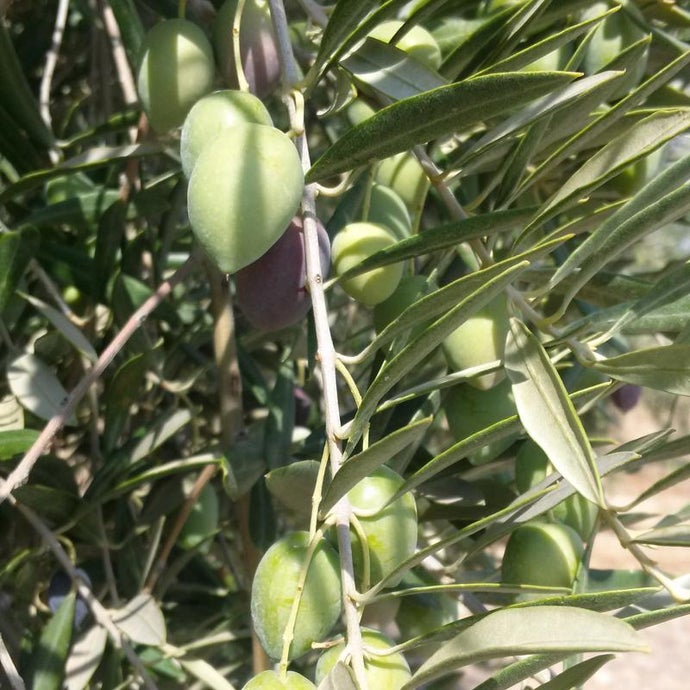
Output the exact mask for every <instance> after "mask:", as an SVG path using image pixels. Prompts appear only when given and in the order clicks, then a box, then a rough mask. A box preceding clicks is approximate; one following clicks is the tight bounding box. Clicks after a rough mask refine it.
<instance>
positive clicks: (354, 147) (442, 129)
mask: <svg viewBox="0 0 690 690" xmlns="http://www.w3.org/2000/svg"><path fill="white" fill-rule="evenodd" d="M576 76H577V75H576V74H571V73H566V72H554V73H533V74H530V73H525V72H515V73H513V72H509V73H507V74H492V75H488V76H485V77H476V78H473V79H468V80H466V81H463V82H459V83H457V84H449V85H448V86H441V87H439V88H437V89H433V90H432V91H427V92H425V93H423V94H420V95H418V96H412V97H410V98H406V99H404V100H402V101H398V102H397V103H395V104H393V105H391V106H388V107H387V108H383V109H382V110H379V111H378V112H377V113H376V114H375V115H372V116H371V117H370V118H369V119H368V120H365V121H364V122H363V123H361V124H359V125H357V126H356V127H353V128H352V129H351V130H350V131H348V132H347V133H346V134H345V135H344V136H343V137H342V138H341V139H339V140H338V141H336V142H335V144H333V145H332V146H331V147H330V148H329V149H327V150H326V152H325V153H324V154H323V155H322V156H321V157H320V158H319V159H318V160H317V161H316V163H314V165H313V166H312V167H311V170H309V172H308V173H307V181H308V182H314V181H316V180H322V179H324V178H327V177H330V176H332V175H336V174H338V173H340V172H345V171H347V170H352V169H354V168H356V167H358V166H360V165H363V164H365V163H368V162H369V161H371V160H377V159H382V158H387V157H388V156H392V155H393V154H395V153H399V152H401V151H407V150H409V149H410V148H412V147H413V146H416V145H417V144H423V143H426V142H428V141H431V140H432V139H435V138H437V137H440V136H444V135H446V134H452V133H455V132H461V131H463V130H466V129H467V128H469V127H470V126H472V125H473V124H475V123H476V122H478V121H484V120H487V119H489V118H491V117H495V116H497V115H501V114H503V113H505V112H508V111H510V110H513V109H514V108H516V107H518V106H520V105H522V104H524V103H528V102H529V101H531V100H533V99H535V98H538V97H539V96H543V95H545V94H547V93H550V92H552V91H553V90H555V89H558V88H560V87H561V86H564V85H565V84H567V83H568V82H570V81H572V80H573V79H574V78H575V77H576ZM0 201H1V198H0Z"/></svg>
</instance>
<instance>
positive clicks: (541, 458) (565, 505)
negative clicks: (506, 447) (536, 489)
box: [515, 439, 598, 540]
mask: <svg viewBox="0 0 690 690" xmlns="http://www.w3.org/2000/svg"><path fill="white" fill-rule="evenodd" d="M552 469H553V468H552V467H551V463H550V462H549V458H548V457H547V455H546V453H545V452H544V451H543V450H542V449H541V448H540V447H539V446H538V445H537V444H536V443H535V442H534V441H533V440H532V439H527V441H525V442H524V443H523V444H522V445H521V446H520V450H519V451H518V453H517V455H516V456H515V486H516V488H517V490H518V491H519V492H520V493H525V492H526V491H529V489H531V488H532V487H533V486H535V485H536V484H538V483H539V482H541V481H542V480H543V479H544V478H545V477H546V476H547V475H548V474H550V473H551V471H552ZM551 514H552V515H553V517H554V518H555V519H556V520H558V521H559V522H562V523H563V524H564V525H568V527H571V528H572V529H574V530H575V531H576V532H577V533H578V534H579V535H580V537H582V539H585V540H587V539H589V538H590V537H591V535H592V532H593V531H594V525H595V523H596V519H597V515H598V508H597V506H596V505H595V504H594V503H592V502H591V501H588V500H587V499H586V498H585V497H584V496H582V495H580V494H573V495H572V496H569V497H568V498H566V499H565V501H563V502H562V503H559V504H558V505H557V506H555V507H554V508H553V510H552V511H551Z"/></svg>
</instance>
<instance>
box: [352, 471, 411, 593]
mask: <svg viewBox="0 0 690 690" xmlns="http://www.w3.org/2000/svg"><path fill="white" fill-rule="evenodd" d="M402 485H403V478H402V477H401V476H400V475H399V474H398V473H397V472H394V471H393V470H392V469H390V467H386V466H385V465H382V466H381V467H379V468H378V469H377V470H376V471H375V472H374V473H373V474H371V475H370V476H369V477H366V478H365V479H362V481H360V482H359V484H357V485H356V486H355V487H354V488H353V489H351V490H350V492H349V493H348V498H349V500H350V503H351V505H352V510H353V512H354V514H355V515H356V516H357V519H358V520H359V523H360V525H361V526H362V529H363V531H364V534H365V535H366V538H367V545H368V548H369V559H370V573H369V575H370V579H369V581H370V583H371V584H375V583H377V582H379V581H380V580H382V579H383V578H384V577H386V576H387V575H388V574H389V573H391V572H393V570H395V568H397V567H398V566H399V565H400V564H401V563H402V562H403V561H405V560H407V559H408V558H410V556H412V555H413V554H414V552H415V549H416V548H417V506H416V504H415V500H414V496H412V494H411V493H410V492H408V493H406V494H403V495H402V496H400V498H396V499H395V500H394V501H392V502H391V503H388V501H390V499H391V498H392V497H393V495H394V494H395V493H396V492H397V491H398V489H399V488H400V487H401V486H402ZM353 536H354V538H353V555H354V558H355V564H356V566H357V568H358V570H359V572H360V573H361V572H362V567H363V557H362V550H361V545H360V543H359V539H358V537H357V536H356V533H355V532H354V531H353ZM401 579H402V575H401V576H400V577H397V578H394V579H392V580H389V581H388V582H387V583H386V584H387V586H388V587H394V586H395V585H397V584H398V583H399V582H400V580H401Z"/></svg>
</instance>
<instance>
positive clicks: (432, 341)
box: [345, 261, 529, 455]
mask: <svg viewBox="0 0 690 690" xmlns="http://www.w3.org/2000/svg"><path fill="white" fill-rule="evenodd" d="M528 266H529V263H528V262H527V261H524V262H522V263H519V264H517V265H516V266H512V267H509V268H503V267H501V273H499V274H498V275H495V276H494V277H493V278H492V279H488V276H490V275H491V274H492V269H493V270H494V271H495V269H496V267H492V269H486V271H487V273H486V275H487V281H486V283H485V284H484V285H482V286H481V287H480V288H479V289H477V290H475V291H473V292H471V293H470V294H468V295H467V297H466V298H465V299H463V300H462V301H460V303H459V304H458V305H457V306H456V307H454V308H453V309H451V310H450V311H449V312H448V313H447V314H446V315H445V316H442V317H441V318H439V319H438V320H437V321H436V322H434V323H433V324H432V325H430V326H429V327H428V328H427V329H426V330H425V331H424V333H422V334H421V335H420V336H419V337H417V338H415V339H414V340H413V341H412V342H411V343H409V344H408V345H407V346H405V347H404V348H403V349H402V350H401V351H400V352H399V353H398V354H397V355H396V356H395V357H394V358H393V359H391V360H390V361H389V362H387V363H386V364H385V365H384V366H383V367H382V369H381V370H380V371H379V373H378V375H377V376H376V378H375V379H374V381H373V383H372V384H371V386H369V388H368V389H367V391H366V393H365V394H364V396H363V397H362V401H361V403H360V405H359V408H358V409H357V413H356V414H355V418H354V419H353V420H352V425H351V427H350V436H349V438H348V442H347V446H346V448H345V455H350V454H351V453H352V451H353V450H354V448H355V446H356V444H357V442H358V441H359V439H360V438H361V436H362V432H363V431H364V427H365V426H366V425H367V424H368V423H369V419H370V418H371V415H372V414H373V413H374V411H375V410H376V407H377V406H378V404H379V402H380V401H381V399H382V398H383V396H384V395H385V394H386V393H387V392H388V391H389V390H390V389H391V388H393V386H395V384H396V383H398V381H400V379H401V378H402V377H403V376H405V374H407V373H408V372H409V371H411V370H412V369H413V368H414V367H415V366H417V364H418V363H419V362H420V361H422V360H423V359H424V358H425V357H426V356H427V355H428V354H429V353H430V352H431V351H432V350H434V348H436V347H438V346H439V345H440V344H441V342H443V340H444V339H445V338H447V337H448V336H449V335H450V334H451V333H452V332H453V331H454V330H455V329H456V328H457V327H458V326H459V325H460V324H461V323H462V322H463V321H464V320H466V319H467V318H469V317H470V316H472V314H474V313H475V312H477V311H478V310H479V309H481V308H482V307H483V306H484V305H485V304H488V303H489V302H490V301H491V300H492V299H493V298H494V297H495V296H496V295H497V294H499V293H500V292H501V291H502V290H504V289H505V288H506V286H507V285H509V284H510V283H511V282H512V281H514V280H515V279H516V278H517V277H518V276H519V275H520V273H522V272H523V271H524V270H525V269H526V268H527V267H528Z"/></svg>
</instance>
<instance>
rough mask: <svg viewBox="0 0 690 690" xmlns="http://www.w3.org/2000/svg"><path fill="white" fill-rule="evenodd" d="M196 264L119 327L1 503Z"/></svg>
mask: <svg viewBox="0 0 690 690" xmlns="http://www.w3.org/2000/svg"><path fill="white" fill-rule="evenodd" d="M196 261H197V260H196V255H192V256H190V257H189V258H188V259H187V261H185V263H184V264H182V266H180V268H178V269H177V271H176V272H175V273H174V274H173V275H172V276H171V277H170V278H169V279H168V280H166V281H164V282H163V283H161V285H160V286H159V287H158V289H157V290H156V291H155V292H154V293H153V295H151V297H149V298H148V299H147V300H146V301H145V302H144V303H143V304H142V305H141V306H140V307H139V309H137V310H136V311H135V312H134V313H133V314H132V316H130V317H129V320H128V321H127V323H126V324H125V325H124V326H123V327H122V330H121V331H120V332H119V333H118V334H117V335H116V336H115V337H114V338H113V340H112V341H111V342H110V344H109V345H108V347H106V349H105V350H103V353H102V354H101V356H100V357H99V358H98V361H97V362H96V363H95V364H94V366H93V368H92V369H90V370H89V371H88V372H87V374H86V375H85V376H84V377H83V378H82V379H81V380H80V381H79V383H78V384H77V385H76V387H75V388H74V390H73V391H72V392H71V393H70V394H69V395H68V396H67V398H66V399H65V401H64V403H63V405H62V409H61V410H60V412H58V413H57V414H55V415H53V417H51V419H50V420H49V421H48V423H47V424H46V425H45V427H44V428H43V431H42V432H41V434H40V435H39V437H38V438H37V439H36V441H34V444H33V445H32V446H31V448H29V450H28V451H27V453H26V455H24V457H23V458H22V460H21V462H20V463H19V464H18V465H17V467H15V469H14V470H12V472H11V473H10V475H9V476H8V477H7V480H6V481H4V482H3V483H2V484H1V485H0V503H2V502H3V501H4V500H5V499H7V497H8V496H9V495H10V494H11V493H12V491H14V489H16V488H17V487H18V486H19V485H20V484H23V483H24V482H25V481H26V480H27V478H28V477H29V473H30V472H31V469H32V468H33V466H34V465H35V464H36V461H37V460H38V458H39V457H41V455H43V453H45V452H46V451H47V450H48V448H49V446H50V444H51V443H52V442H53V439H54V438H55V436H56V435H57V433H58V432H59V431H60V429H62V427H63V426H64V425H65V422H66V421H67V420H68V419H69V418H70V416H71V415H72V413H73V412H74V410H75V409H76V407H77V405H78V404H79V401H80V400H81V399H82V398H83V397H84V395H86V393H87V392H88V390H89V388H90V387H91V386H92V385H93V384H94V383H95V382H96V381H98V379H99V378H100V377H101V375H102V374H103V372H104V371H105V370H106V369H107V368H108V366H109V365H110V363H111V362H112V361H113V359H115V357H116V356H117V355H118V353H119V352H120V351H121V350H122V348H123V347H124V346H125V344H126V343H127V341H128V340H129V339H130V338H131V337H132V336H133V335H134V333H136V331H137V330H138V329H139V328H140V327H141V326H142V325H143V323H144V322H145V321H146V319H147V318H148V317H149V316H150V315H151V313H152V312H153V311H154V309H156V307H157V306H158V305H159V304H160V303H161V302H162V301H163V300H164V299H165V298H166V297H167V296H168V295H169V294H170V293H171V292H172V291H173V289H174V288H175V286H177V285H179V284H180V283H181V282H182V281H183V280H185V278H187V276H188V275H189V274H190V273H191V272H192V269H193V268H194V266H195V265H196Z"/></svg>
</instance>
